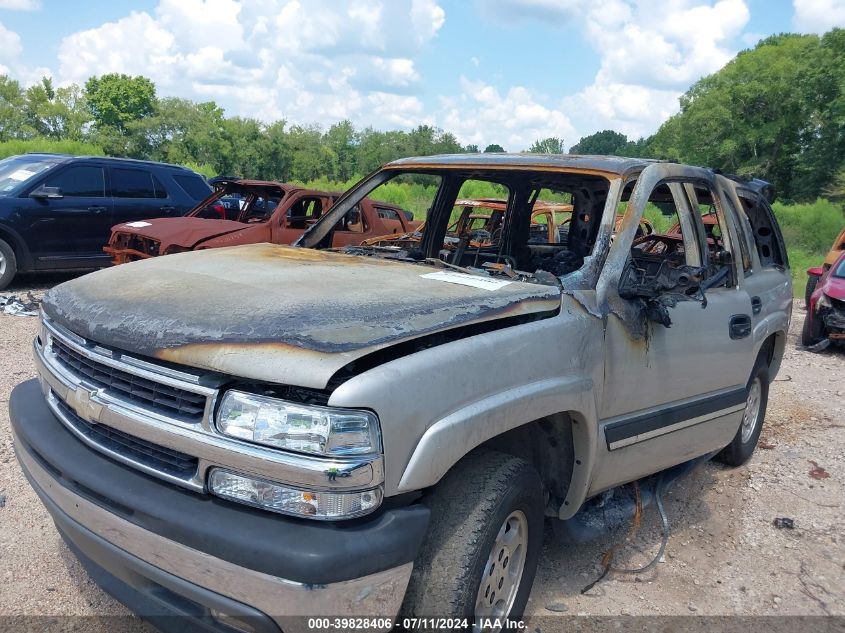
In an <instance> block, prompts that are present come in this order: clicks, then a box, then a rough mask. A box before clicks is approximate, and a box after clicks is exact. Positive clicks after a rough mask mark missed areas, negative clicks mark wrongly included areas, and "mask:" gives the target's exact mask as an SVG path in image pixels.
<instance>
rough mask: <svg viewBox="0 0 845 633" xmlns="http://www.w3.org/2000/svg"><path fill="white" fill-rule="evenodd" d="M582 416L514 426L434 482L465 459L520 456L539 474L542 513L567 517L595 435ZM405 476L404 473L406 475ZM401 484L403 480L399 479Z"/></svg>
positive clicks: (577, 498)
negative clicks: (484, 455)
mask: <svg viewBox="0 0 845 633" xmlns="http://www.w3.org/2000/svg"><path fill="white" fill-rule="evenodd" d="M590 429H593V430H594V429H595V425H590V424H589V423H588V418H587V416H585V415H584V414H583V413H581V412H579V411H574V410H568V411H560V412H558V413H553V414H550V415H546V416H543V417H541V418H537V419H534V420H531V421H529V422H525V423H522V424H518V425H516V426H514V427H512V428H509V429H507V430H505V431H503V432H501V433H498V434H496V435H494V436H492V437H489V438H487V439H486V440H484V441H483V442H481V443H479V444H477V445H475V446H472V447H471V448H469V449H468V450H467V452H466V454H465V455H463V456H461V457H460V459H457V460H456V461H454V462H453V463H452V464H450V465H449V468H448V469H446V470H445V471H444V472H443V473H442V475H441V477H439V478H438V481H437V482H434V483H433V484H432V486H436V485H437V483H439V481H440V480H441V479H442V478H443V477H445V476H446V474H448V473H449V472H452V471H453V470H454V469H455V468H456V467H459V465H460V464H461V463H462V462H463V461H464V460H465V459H466V458H467V457H468V456H469V455H474V454H476V453H477V452H479V451H485V450H487V451H495V452H498V453H505V454H509V455H514V456H516V457H520V458H522V459H524V460H526V461H527V462H528V463H530V464H531V465H532V466H534V468H535V469H536V470H537V472H538V473H539V475H540V479H541V480H542V482H543V487H544V489H545V492H546V514H547V515H548V516H555V517H557V516H559V515H564V514H566V515H567V516H571V515H572V514H574V513H575V512H576V511H577V510H578V508H580V506H581V504H582V503H583V501H584V499H585V496H586V492H587V489H588V487H589V479H590V478H589V472H590V468H591V466H592V464H593V461H594V458H595V437H594V435H595V433H593V434H591V433H590ZM406 474H407V473H406ZM403 481H405V477H404V476H403Z"/></svg>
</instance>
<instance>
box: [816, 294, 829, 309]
mask: <svg viewBox="0 0 845 633" xmlns="http://www.w3.org/2000/svg"><path fill="white" fill-rule="evenodd" d="M832 307H833V304H832V303H831V302H830V297H828V296H827V295H826V294H824V293H822V296H821V297H819V299H818V301H816V310H818V309H819V308H832Z"/></svg>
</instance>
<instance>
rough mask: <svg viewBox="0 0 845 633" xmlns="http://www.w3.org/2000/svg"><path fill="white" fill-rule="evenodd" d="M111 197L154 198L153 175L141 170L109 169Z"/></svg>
mask: <svg viewBox="0 0 845 633" xmlns="http://www.w3.org/2000/svg"><path fill="white" fill-rule="evenodd" d="M111 187H112V195H113V196H114V197H115V198H155V197H156V190H155V186H154V185H153V175H152V174H151V173H150V172H148V171H144V170H141V169H125V168H120V167H112V169H111Z"/></svg>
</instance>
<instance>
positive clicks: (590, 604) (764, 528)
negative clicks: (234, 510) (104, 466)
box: [0, 276, 845, 631]
mask: <svg viewBox="0 0 845 633" xmlns="http://www.w3.org/2000/svg"><path fill="white" fill-rule="evenodd" d="M64 278H66V277H62V276H53V277H49V278H43V277H42V278H35V279H30V280H27V279H24V280H23V281H22V282H21V283H19V284H17V285H16V286H14V287H12V288H10V289H9V290H7V291H4V292H6V293H15V294H25V292H26V290H29V289H34V290H35V293H36V295H38V294H40V293H41V292H43V290H44V289H45V288H46V287H49V286H50V285H51V284H53V283H57V282H59V281H62V280H63V279H64ZM799 303H801V302H800V300H797V301H796V305H797V304H799ZM803 318H804V310H803V308H802V307H796V309H795V313H794V318H793V324H792V330H791V332H790V336H789V342H788V344H787V348H786V356H785V358H784V361H783V366H782V368H781V371H780V374H779V375H778V377H777V379H776V381H775V382H774V383H773V384H772V386H771V390H770V394H769V407H768V414H767V416H766V423H765V426H764V428H763V434H762V437H761V444H760V446H759V447H758V450H757V452H756V453H755V455H754V457H753V459H752V460H751V461H750V462H749V463H748V464H746V465H745V466H744V467H741V468H737V469H729V468H726V467H723V466H721V465H719V464H716V463H712V462H711V463H706V464H704V465H702V466H699V467H698V468H697V469H696V470H695V471H693V472H692V473H691V474H689V475H687V476H686V477H685V478H684V479H682V480H681V481H680V482H678V484H676V485H675V487H673V488H672V489H671V490H670V492H669V493H668V494H667V495H666V498H665V502H666V511H667V514H668V518H669V524H670V528H671V537H670V539H669V543H668V547H667V549H666V554H665V556H664V561H663V562H660V563H659V564H657V565H656V566H655V567H654V568H653V569H651V570H650V571H649V572H647V573H645V574H642V575H636V576H633V575H620V574H611V575H610V576H609V577H608V578H606V579H604V580H603V581H602V582H600V583H599V584H597V585H596V586H595V587H594V588H593V589H591V590H590V591H588V592H587V593H586V594H583V595H582V594H581V589H582V588H583V587H584V586H585V585H587V584H588V583H589V582H591V581H593V580H594V579H595V578H596V577H597V576H598V575H599V573H600V571H601V566H600V561H601V558H602V554H603V552H605V551H606V550H607V549H608V548H609V547H610V546H611V545H613V544H615V543H621V542H623V541H625V538H626V535H627V533H628V528H627V527H623V528H621V529H619V530H617V531H616V532H615V533H613V534H611V535H609V536H608V537H607V538H606V539H604V540H602V541H599V542H594V543H591V544H587V545H580V546H577V547H574V546H561V545H559V544H558V543H557V542H556V541H555V540H554V538H553V536H552V534H551V530H547V534H546V539H545V544H544V551H543V554H542V559H541V563H540V569H539V572H538V576H537V580H536V581H535V583H534V588H533V592H532V594H531V599H530V601H529V605H528V612H529V613H530V614H533V615H535V616H554V615H559V614H565V615H616V616H618V615H687V616H689V615H713V616H726V615H768V616H778V615H781V616H782V615H839V616H842V615H845V529H843V525H845V509H843V507H845V350H842V349H839V350H836V349H829V350H827V351H825V352H823V353H820V354H811V353H808V352H806V351H802V350H801V349H799V348H798V333H799V332H800V330H801V324H802V322H803ZM36 329H37V319H35V318H28V317H13V316H7V315H3V314H0V616H2V615H50V616H61V615H105V614H109V615H119V614H125V613H126V611H125V610H124V609H123V607H122V606H121V605H119V604H118V603H116V602H115V601H114V600H112V599H111V598H110V597H108V596H107V595H105V594H104V593H103V592H102V591H100V590H99V589H98V588H97V587H96V585H94V584H93V582H92V581H91V580H89V579H88V577H87V575H86V573H85V572H84V571H83V570H82V568H81V567H80V565H79V564H78V563H77V562H76V560H75V559H74V557H73V556H72V555H71V554H70V553H69V552H68V550H67V548H66V547H64V545H63V544H62V543H61V541H60V539H59V536H58V534H57V533H56V531H55V529H54V527H53V524H52V521H51V520H50V518H49V516H48V514H47V512H46V511H45V510H44V508H43V507H42V506H41V504H40V503H39V501H38V499H37V498H36V496H35V494H34V493H33V492H32V490H31V489H30V487H29V485H28V484H27V483H26V481H25V480H24V477H23V475H22V474H21V471H20V469H19V468H18V465H17V462H16V460H15V457H14V453H13V448H12V439H11V434H10V430H9V419H8V409H7V402H8V398H9V393H10V391H11V389H12V387H13V386H14V385H15V384H17V383H19V382H21V381H23V380H25V379H28V378H30V377H31V376H33V375H34V372H33V367H32V362H31V360H30V349H31V342H32V339H33V337H34V336H35V333H36ZM811 471H813V472H814V473H815V477H814V476H813V475H812V474H811ZM825 475H827V476H825ZM776 517H789V518H791V519H793V520H794V525H795V527H794V529H791V530H790V529H778V528H776V527H775V526H774V525H773V523H772V522H773V520H774V519H775V518H776ZM659 543H660V522H659V518H658V515H657V511H656V508H654V507H653V506H652V507H650V508H648V509H646V511H645V513H644V516H643V523H642V526H641V528H640V529H639V530H638V531H637V532H636V534H634V535H633V537H632V538H631V539H630V541H629V542H628V543H627V544H625V545H624V547H622V548H621V549H619V550H618V552H617V555H616V558H615V563H616V564H617V565H619V566H621V567H638V566H640V565H643V564H645V563H646V562H648V561H649V560H650V559H651V558H652V556H653V555H654V553H655V552H656V551H657V548H658V546H659ZM544 619H545V618H544ZM837 620H838V621H839V622H841V620H840V619H839V618H837ZM104 622H107V621H103V620H98V619H86V620H81V621H80V625H81V626H82V628H83V629H85V630H92V631H98V630H107V629H108V624H107V623H104ZM142 628H147V627H145V626H144V627H142Z"/></svg>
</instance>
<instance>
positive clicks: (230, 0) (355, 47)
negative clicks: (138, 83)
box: [59, 0, 445, 127]
mask: <svg viewBox="0 0 845 633" xmlns="http://www.w3.org/2000/svg"><path fill="white" fill-rule="evenodd" d="M444 20H445V12H444V11H443V9H442V8H441V7H440V6H439V5H438V4H437V2H436V1H435V0H378V1H373V0H341V1H334V0H308V2H305V1H304V0H159V3H158V5H157V6H156V8H155V10H154V11H152V12H150V13H148V12H144V11H136V12H132V13H130V14H129V15H128V16H126V17H124V18H121V19H120V20H117V21H115V22H108V23H105V24H103V25H101V26H99V27H97V28H94V29H89V30H86V31H81V32H78V33H74V34H72V35H70V36H68V37H66V38H64V40H63V41H62V42H61V44H60V49H59V78H60V80H61V81H63V82H67V81H74V82H83V81H85V80H86V79H87V78H88V77H89V76H91V75H99V74H102V73H107V72H124V73H129V74H143V75H145V76H148V77H150V78H151V79H152V80H153V81H155V83H156V85H157V87H158V90H159V93H160V94H163V95H177V96H184V97H189V98H196V97H197V96H198V95H201V96H202V98H204V99H214V100H215V101H217V102H218V103H220V104H221V105H223V106H224V107H225V108H226V109H227V112H228V113H229V114H239V115H243V116H256V117H260V118H263V119H265V120H271V119H278V118H285V119H287V120H289V121H291V122H294V123H311V122H318V123H323V124H330V123H333V122H336V121H337V120H338V119H340V118H347V117H348V118H352V119H354V120H355V121H356V123H358V124H376V125H379V126H382V127H389V126H395V125H401V126H406V127H407V126H410V125H412V124H416V122H417V121H419V120H420V119H422V118H424V117H423V112H422V110H423V107H422V103H421V102H420V100H419V99H418V98H417V97H415V96H414V95H413V92H414V90H415V89H416V87H417V86H418V84H419V82H420V79H421V78H420V74H419V71H418V70H417V68H416V64H415V58H416V57H417V55H418V54H419V52H420V50H421V49H422V47H423V46H424V45H425V44H426V43H428V42H429V41H430V40H431V39H432V38H433V37H435V36H436V34H437V32H438V30H439V29H440V28H441V27H442V25H443V23H444ZM130 42H131V44H130Z"/></svg>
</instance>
